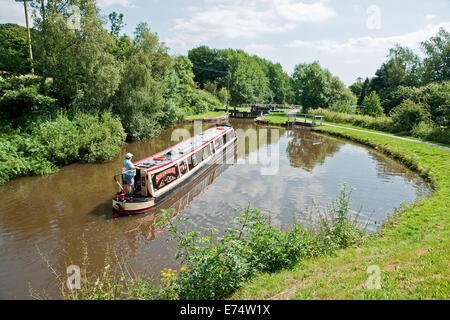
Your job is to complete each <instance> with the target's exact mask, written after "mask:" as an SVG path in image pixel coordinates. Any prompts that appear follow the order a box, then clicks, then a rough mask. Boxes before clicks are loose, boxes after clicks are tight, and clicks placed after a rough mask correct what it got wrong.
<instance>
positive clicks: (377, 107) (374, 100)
mask: <svg viewBox="0 0 450 320" xmlns="http://www.w3.org/2000/svg"><path fill="white" fill-rule="evenodd" d="M363 106H364V107H365V108H364V109H363V114H366V115H370V116H374V117H378V116H381V115H383V108H382V107H381V103H380V97H378V95H377V93H376V91H372V92H370V94H369V95H368V96H366V97H365V98H364V101H363Z"/></svg>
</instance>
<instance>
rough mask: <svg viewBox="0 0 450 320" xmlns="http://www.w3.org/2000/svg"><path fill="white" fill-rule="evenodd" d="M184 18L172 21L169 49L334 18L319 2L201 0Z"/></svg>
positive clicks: (258, 33)
mask: <svg viewBox="0 0 450 320" xmlns="http://www.w3.org/2000/svg"><path fill="white" fill-rule="evenodd" d="M186 12H187V14H188V15H189V16H188V17H186V18H177V19H174V20H173V23H174V26H173V27H172V28H171V32H172V33H173V36H172V37H171V38H169V39H166V43H167V44H168V45H169V46H171V47H183V46H186V45H187V44H199V43H204V42H206V41H208V40H211V39H215V38H224V39H227V40H232V39H237V38H245V39H256V38H258V37H261V36H262V35H264V34H267V33H272V34H273V33H281V32H285V31H288V30H291V29H293V28H295V26H296V22H303V21H304V22H311V21H318V22H320V21H324V20H326V19H328V18H329V17H331V16H333V15H335V13H334V11H333V10H332V9H330V8H327V7H326V6H325V5H324V4H323V2H317V3H315V4H304V3H302V2H299V3H298V2H297V3H294V2H293V1H292V0H203V5H202V6H191V7H189V10H187V11H186Z"/></svg>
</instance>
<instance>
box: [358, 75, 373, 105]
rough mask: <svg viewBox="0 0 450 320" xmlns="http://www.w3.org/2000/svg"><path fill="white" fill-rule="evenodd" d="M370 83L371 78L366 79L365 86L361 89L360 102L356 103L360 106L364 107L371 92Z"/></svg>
mask: <svg viewBox="0 0 450 320" xmlns="http://www.w3.org/2000/svg"><path fill="white" fill-rule="evenodd" d="M369 83H370V82H369V78H366V80H365V81H364V83H363V86H362V88H361V93H360V95H359V98H358V101H357V102H356V104H357V105H358V106H362V104H363V101H364V98H365V97H366V95H367V94H368V92H369Z"/></svg>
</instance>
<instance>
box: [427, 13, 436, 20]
mask: <svg viewBox="0 0 450 320" xmlns="http://www.w3.org/2000/svg"><path fill="white" fill-rule="evenodd" d="M434 18H436V15H435V14H427V15H425V19H427V20H432V19H434Z"/></svg>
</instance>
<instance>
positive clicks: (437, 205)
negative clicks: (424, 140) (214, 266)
mask: <svg viewBox="0 0 450 320" xmlns="http://www.w3.org/2000/svg"><path fill="white" fill-rule="evenodd" d="M315 130H316V131H318V132H323V133H326V134H330V135H334V136H339V137H342V138H346V139H350V140H353V141H356V142H359V143H363V144H365V145H368V146H370V147H373V148H375V149H377V150H379V151H381V152H384V153H385V154H387V155H389V156H391V157H393V158H395V159H397V160H398V161H400V162H402V163H403V164H405V165H406V166H408V167H409V168H411V169H413V170H416V171H417V172H419V173H420V174H421V175H422V176H423V177H424V178H426V179H429V180H430V181H431V182H432V184H433V187H434V191H433V193H432V194H431V195H430V197H428V198H427V199H423V200H420V201H418V202H416V203H414V204H413V205H411V206H409V207H404V208H402V209H401V210H398V212H397V214H396V215H395V216H392V217H391V218H390V219H389V221H388V222H387V223H386V224H385V225H384V226H383V230H382V232H380V233H379V234H376V235H373V236H372V237H371V239H370V240H369V241H367V242H365V243H364V244H362V245H360V246H356V247H351V248H347V249H342V250H339V251H337V252H336V254H335V255H332V256H321V257H317V258H313V259H307V260H303V261H301V262H300V263H298V264H297V265H296V266H295V267H294V268H293V269H290V270H283V271H281V272H278V273H275V274H268V273H267V274H261V275H260V276H258V277H256V278H254V279H253V280H252V281H251V282H249V283H248V284H246V285H245V286H243V287H242V288H241V289H240V290H238V291H237V292H235V293H234V294H233V295H232V297H231V298H232V299H448V298H449V293H450V282H449V279H450V273H449V261H450V257H449V252H450V250H449V249H450V248H449V241H448V240H449V232H450V228H449V216H450V152H449V151H448V150H441V149H438V148H435V147H431V146H428V145H422V144H418V143H414V142H410V141H403V140H398V139H396V138H393V137H386V136H378V135H374V134H371V133H364V132H357V131H351V130H347V129H342V128H334V127H327V126H324V127H318V128H316V129H315ZM380 201H382V199H380ZM370 266H376V267H375V268H377V267H378V268H379V270H380V274H379V276H380V277H379V279H380V284H381V289H369V288H368V287H367V281H368V279H369V277H370V276H372V277H373V274H369V273H368V268H369V267H370ZM369 270H370V269H369Z"/></svg>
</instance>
